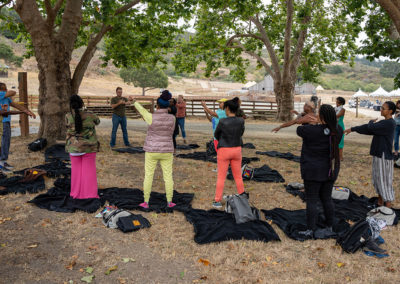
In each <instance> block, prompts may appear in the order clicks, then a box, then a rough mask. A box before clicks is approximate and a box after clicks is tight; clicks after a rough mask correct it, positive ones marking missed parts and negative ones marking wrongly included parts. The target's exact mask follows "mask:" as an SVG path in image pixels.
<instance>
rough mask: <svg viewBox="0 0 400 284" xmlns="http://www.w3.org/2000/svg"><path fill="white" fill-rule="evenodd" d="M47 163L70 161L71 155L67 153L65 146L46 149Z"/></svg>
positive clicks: (58, 145) (59, 145)
mask: <svg viewBox="0 0 400 284" xmlns="http://www.w3.org/2000/svg"><path fill="white" fill-rule="evenodd" d="M44 158H45V162H46V163H50V162H53V161H56V160H58V161H69V160H70V158H69V153H67V152H66V151H65V144H54V145H52V146H50V147H48V148H47V149H46V151H45V152H44Z"/></svg>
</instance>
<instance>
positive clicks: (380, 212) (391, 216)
mask: <svg viewBox="0 0 400 284" xmlns="http://www.w3.org/2000/svg"><path fill="white" fill-rule="evenodd" d="M367 216H368V217H373V218H375V219H376V220H383V221H385V222H386V225H388V226H393V224H396V221H397V220H396V213H395V212H394V211H393V209H391V208H388V207H386V206H380V207H378V208H375V209H372V210H371V211H369V212H368V213H367Z"/></svg>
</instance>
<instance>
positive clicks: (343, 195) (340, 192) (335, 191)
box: [332, 186, 351, 200]
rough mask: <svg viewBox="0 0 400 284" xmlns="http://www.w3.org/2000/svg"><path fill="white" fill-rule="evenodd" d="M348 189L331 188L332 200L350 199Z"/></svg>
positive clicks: (341, 187) (340, 187)
mask: <svg viewBox="0 0 400 284" xmlns="http://www.w3.org/2000/svg"><path fill="white" fill-rule="evenodd" d="M350 192H351V191H350V189H348V188H346V187H343V186H334V187H333V188H332V199H336V200H348V199H349V197H350Z"/></svg>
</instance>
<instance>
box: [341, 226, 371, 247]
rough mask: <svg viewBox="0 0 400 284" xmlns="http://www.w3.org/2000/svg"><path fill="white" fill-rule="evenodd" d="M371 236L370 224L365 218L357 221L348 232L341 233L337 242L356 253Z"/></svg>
mask: <svg viewBox="0 0 400 284" xmlns="http://www.w3.org/2000/svg"><path fill="white" fill-rule="evenodd" d="M370 238H371V234H370V232H369V224H368V222H367V221H365V220H360V221H358V222H357V223H355V224H354V225H353V226H352V227H351V228H350V229H349V230H348V231H347V232H345V233H343V234H342V235H340V236H339V237H338V238H337V240H336V242H337V243H338V244H339V245H340V246H341V247H342V249H343V250H344V251H345V252H347V253H355V252H356V251H357V250H359V249H360V248H362V247H363V246H364V245H365V244H366V243H367V241H368V240H369V239H370Z"/></svg>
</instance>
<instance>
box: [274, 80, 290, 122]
mask: <svg viewBox="0 0 400 284" xmlns="http://www.w3.org/2000/svg"><path fill="white" fill-rule="evenodd" d="M274 92H275V96H276V103H277V104H278V113H277V118H278V120H280V121H289V120H291V119H292V114H291V113H290V111H291V110H292V109H293V107H294V100H293V94H294V83H290V82H284V83H283V84H281V85H280V84H276V85H275V86H274Z"/></svg>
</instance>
